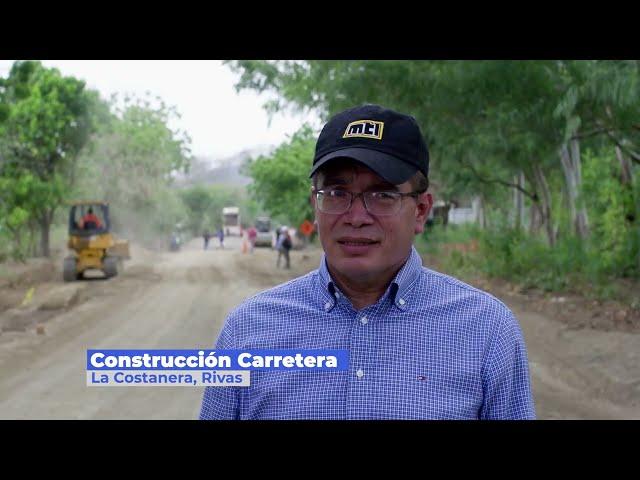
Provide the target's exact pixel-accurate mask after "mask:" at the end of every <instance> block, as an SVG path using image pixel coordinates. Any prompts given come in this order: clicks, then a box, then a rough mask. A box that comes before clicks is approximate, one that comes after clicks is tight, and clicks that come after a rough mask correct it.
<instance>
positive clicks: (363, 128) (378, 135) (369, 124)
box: [342, 120, 384, 140]
mask: <svg viewBox="0 0 640 480" xmlns="http://www.w3.org/2000/svg"><path fill="white" fill-rule="evenodd" d="M383 129H384V122H376V121H375V120H356V121H355V122H351V123H350V124H349V125H347V129H346V130H345V131H344V135H343V136H342V138H350V137H364V138H374V139H376V140H382V130H383Z"/></svg>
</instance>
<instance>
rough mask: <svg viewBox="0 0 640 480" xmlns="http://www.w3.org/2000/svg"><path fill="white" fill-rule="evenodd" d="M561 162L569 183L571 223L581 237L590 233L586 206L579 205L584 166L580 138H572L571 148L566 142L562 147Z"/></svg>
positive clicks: (566, 180) (568, 198) (568, 197)
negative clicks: (581, 157)
mask: <svg viewBox="0 0 640 480" xmlns="http://www.w3.org/2000/svg"><path fill="white" fill-rule="evenodd" d="M560 162H561V163H562V171H563V173H564V178H565V182H566V185H567V200H568V203H569V211H570V213H571V223H572V226H573V229H574V231H575V233H576V235H578V237H580V238H583V239H584V238H586V237H587V235H588V218H587V211H586V209H585V208H584V207H579V206H578V205H577V203H578V195H579V194H580V190H581V188H582V168H581V161H580V142H579V140H578V139H574V140H571V150H569V147H568V146H567V145H566V144H565V145H562V147H561V148H560Z"/></svg>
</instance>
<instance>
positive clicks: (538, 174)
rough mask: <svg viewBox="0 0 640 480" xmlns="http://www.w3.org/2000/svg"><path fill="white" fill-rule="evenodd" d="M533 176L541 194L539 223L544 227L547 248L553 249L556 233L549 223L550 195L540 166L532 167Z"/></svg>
mask: <svg viewBox="0 0 640 480" xmlns="http://www.w3.org/2000/svg"><path fill="white" fill-rule="evenodd" d="M533 174H534V175H535V179H536V183H537V184H538V187H539V188H538V190H539V191H540V192H541V193H542V195H541V196H540V200H541V201H540V221H541V223H542V224H543V225H544V227H545V232H546V234H547V242H548V243H549V246H550V247H554V246H555V244H556V232H555V230H554V228H553V223H552V222H551V193H550V192H549V184H548V183H547V179H546V177H545V176H544V172H543V171H542V169H541V168H540V165H534V166H533Z"/></svg>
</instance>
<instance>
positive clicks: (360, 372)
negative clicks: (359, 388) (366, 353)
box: [356, 369, 364, 378]
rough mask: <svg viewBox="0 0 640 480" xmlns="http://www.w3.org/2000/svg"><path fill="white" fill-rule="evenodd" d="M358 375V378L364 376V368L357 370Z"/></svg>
mask: <svg viewBox="0 0 640 480" xmlns="http://www.w3.org/2000/svg"><path fill="white" fill-rule="evenodd" d="M356 377H358V378H362V377H364V372H363V371H362V369H359V370H358V371H357V372H356Z"/></svg>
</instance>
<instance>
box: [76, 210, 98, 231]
mask: <svg viewBox="0 0 640 480" xmlns="http://www.w3.org/2000/svg"><path fill="white" fill-rule="evenodd" d="M81 224H82V228H83V229H84V230H93V229H96V228H102V223H101V222H100V219H99V218H98V216H97V215H96V214H95V213H93V208H91V207H89V210H88V211H87V213H86V214H85V215H84V216H83V217H82V220H81Z"/></svg>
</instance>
